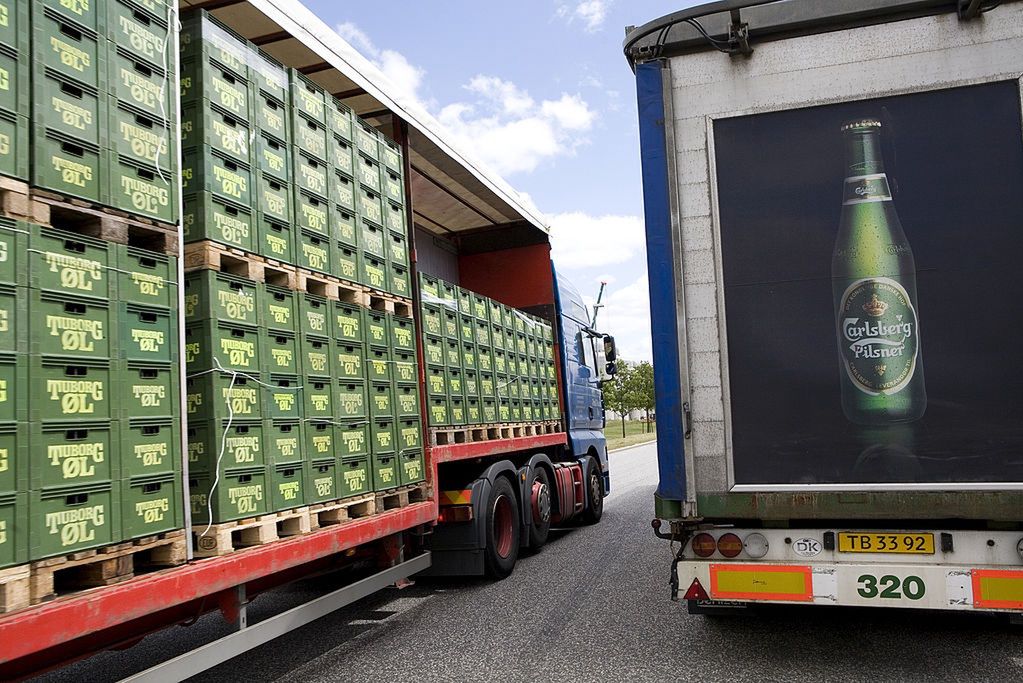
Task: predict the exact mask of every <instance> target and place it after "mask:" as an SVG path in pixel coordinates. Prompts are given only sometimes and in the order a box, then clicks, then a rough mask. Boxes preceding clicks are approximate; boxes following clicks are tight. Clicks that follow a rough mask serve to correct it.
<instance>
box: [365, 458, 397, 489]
mask: <svg viewBox="0 0 1023 683" xmlns="http://www.w3.org/2000/svg"><path fill="white" fill-rule="evenodd" d="M370 460H371V462H372V465H373V490H374V491H386V490H388V489H393V488H396V487H398V486H401V474H400V472H399V471H398V455H397V454H396V453H386V454H382V455H374V456H373V457H372V458H371V459H370Z"/></svg>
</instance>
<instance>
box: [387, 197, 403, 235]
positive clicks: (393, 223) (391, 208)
mask: <svg viewBox="0 0 1023 683" xmlns="http://www.w3.org/2000/svg"><path fill="white" fill-rule="evenodd" d="M383 213H384V227H386V228H387V229H388V230H390V231H391V232H392V233H395V234H399V235H407V234H408V224H407V223H406V215H407V214H406V212H405V207H404V206H400V205H398V204H395V203H394V202H384V206H383Z"/></svg>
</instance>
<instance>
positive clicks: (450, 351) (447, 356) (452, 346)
mask: <svg viewBox="0 0 1023 683" xmlns="http://www.w3.org/2000/svg"><path fill="white" fill-rule="evenodd" d="M444 364H445V365H446V366H448V367H449V368H461V367H462V343H461V342H460V341H458V340H457V339H445V340H444Z"/></svg>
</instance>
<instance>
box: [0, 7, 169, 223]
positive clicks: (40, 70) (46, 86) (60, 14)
mask: <svg viewBox="0 0 1023 683" xmlns="http://www.w3.org/2000/svg"><path fill="white" fill-rule="evenodd" d="M4 1H5V2H8V3H9V0H4ZM14 5H16V6H17V9H16V10H15V8H13V7H12V8H10V9H9V13H8V16H14V15H15V14H17V19H18V21H22V20H24V19H25V17H26V16H27V15H28V8H29V6H30V7H31V30H28V28H27V27H25V28H24V30H23V34H24V36H26V37H27V36H29V35H30V36H31V55H32V62H31V68H30V69H29V70H30V71H31V79H30V80H31V108H30V111H31V112H32V116H31V119H32V131H31V150H32V153H31V174H30V184H31V185H32V186H33V187H35V188H38V189H41V190H47V191H50V192H52V193H54V194H55V195H56V196H57V198H59V199H65V200H68V201H72V202H75V201H77V202H85V203H87V204H89V205H92V206H97V207H110V208H113V209H115V210H117V211H121V212H125V213H126V214H128V215H130V216H132V217H134V218H139V219H144V220H146V221H155V222H158V223H160V224H165V225H173V224H175V223H176V222H177V219H178V185H179V184H178V169H177V145H176V138H177V122H176V115H175V108H174V107H173V105H172V103H173V101H174V100H173V93H174V83H175V81H174V74H175V66H174V63H173V54H172V50H170V47H172V44H171V43H170V38H171V35H172V31H171V28H170V23H169V21H170V19H171V18H172V16H173V14H174V13H173V11H172V4H167V3H165V2H163V1H162V0H94V1H92V2H88V1H82V0H76V1H68V0H31V1H29V0H25V1H23V2H22V1H19V2H15V3H14ZM0 35H2V32H0ZM0 41H2V39H0ZM6 47H7V45H6V44H3V45H0V59H3V58H4V57H6V55H7V52H6V51H5V50H6ZM28 83H29V79H28V78H26V79H24V81H22V80H20V79H19V80H18V88H19V89H23V90H24V89H26V88H28V87H29V86H28ZM0 107H2V108H3V109H4V110H6V106H5V105H3V103H0ZM3 116H4V114H3V113H0V119H2V118H3Z"/></svg>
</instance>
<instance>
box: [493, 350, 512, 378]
mask: <svg viewBox="0 0 1023 683" xmlns="http://www.w3.org/2000/svg"><path fill="white" fill-rule="evenodd" d="M491 355H492V356H493V359H492V362H491V365H493V366H494V369H493V372H494V373H496V374H498V375H507V374H508V352H507V351H504V350H503V349H496V350H495V351H494V353H493V354H491Z"/></svg>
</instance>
